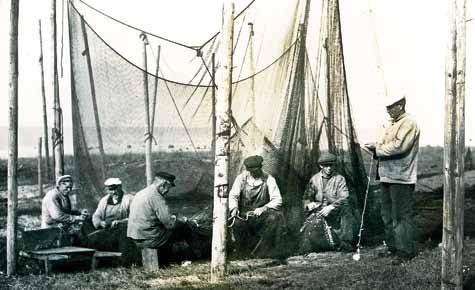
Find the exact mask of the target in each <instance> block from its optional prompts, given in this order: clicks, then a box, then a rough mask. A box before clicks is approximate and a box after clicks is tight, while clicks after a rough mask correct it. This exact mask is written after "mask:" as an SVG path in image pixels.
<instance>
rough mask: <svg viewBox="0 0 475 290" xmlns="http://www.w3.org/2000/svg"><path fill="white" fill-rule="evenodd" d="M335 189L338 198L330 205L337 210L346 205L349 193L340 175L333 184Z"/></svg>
mask: <svg viewBox="0 0 475 290" xmlns="http://www.w3.org/2000/svg"><path fill="white" fill-rule="evenodd" d="M335 187H336V192H337V196H338V198H337V199H336V200H335V201H334V202H333V203H332V205H333V206H334V207H335V208H338V207H340V206H342V205H346V204H347V203H348V197H349V196H350V192H349V191H348V186H346V180H345V178H344V177H343V176H341V175H339V176H338V180H337V181H336V182H335Z"/></svg>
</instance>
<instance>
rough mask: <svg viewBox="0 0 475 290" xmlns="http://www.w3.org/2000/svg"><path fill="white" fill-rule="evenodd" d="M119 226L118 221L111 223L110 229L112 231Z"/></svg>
mask: <svg viewBox="0 0 475 290" xmlns="http://www.w3.org/2000/svg"><path fill="white" fill-rule="evenodd" d="M119 225H120V221H112V223H111V228H112V229H115V228H116V227H118V226H119Z"/></svg>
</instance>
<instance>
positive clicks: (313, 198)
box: [300, 152, 356, 252]
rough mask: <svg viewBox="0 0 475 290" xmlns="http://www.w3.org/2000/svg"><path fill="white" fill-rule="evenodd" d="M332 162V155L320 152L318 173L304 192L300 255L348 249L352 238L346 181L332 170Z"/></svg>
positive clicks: (334, 162) (353, 220) (350, 210)
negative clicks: (326, 250) (304, 214)
mask: <svg viewBox="0 0 475 290" xmlns="http://www.w3.org/2000/svg"><path fill="white" fill-rule="evenodd" d="M336 161H337V159H336V156H335V155H334V154H331V153H326V152H325V153H322V154H321V155H320V158H319V159H318V164H319V166H320V171H319V172H318V173H317V174H315V175H314V176H312V178H310V181H309V183H308V185H307V188H306V190H305V193H304V207H305V208H304V210H305V212H306V213H307V219H306V221H305V223H304V226H303V227H302V229H301V232H302V233H303V241H302V246H301V249H300V250H301V251H302V252H310V251H317V250H325V249H337V250H342V251H351V250H352V246H351V243H352V242H353V241H354V239H355V234H356V231H355V230H354V227H355V226H356V223H355V219H354V218H353V213H352V208H351V203H350V199H349V191H348V187H347V186H346V180H345V178H344V177H343V176H342V175H340V174H338V173H337V172H336V171H335V165H336ZM311 225H313V226H311ZM315 225H318V226H315ZM320 226H321V228H320ZM316 229H322V230H321V231H320V230H316ZM315 235H317V236H315ZM318 235H320V236H318ZM321 235H325V237H324V236H321Z"/></svg>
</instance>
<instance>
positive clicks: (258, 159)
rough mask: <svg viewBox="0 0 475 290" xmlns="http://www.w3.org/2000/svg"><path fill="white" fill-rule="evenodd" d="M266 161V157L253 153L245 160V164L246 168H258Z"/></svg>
mask: <svg viewBox="0 0 475 290" xmlns="http://www.w3.org/2000/svg"><path fill="white" fill-rule="evenodd" d="M263 161H264V158H262V156H259V155H253V156H249V157H247V158H246V159H245V160H244V165H245V166H246V169H257V168H260V167H262V162H263Z"/></svg>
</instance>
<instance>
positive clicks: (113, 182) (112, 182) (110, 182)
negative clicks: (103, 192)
mask: <svg viewBox="0 0 475 290" xmlns="http://www.w3.org/2000/svg"><path fill="white" fill-rule="evenodd" d="M121 184H122V181H121V180H120V179H119V178H117V177H111V178H107V179H106V181H105V182H104V185H105V186H111V185H121Z"/></svg>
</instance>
